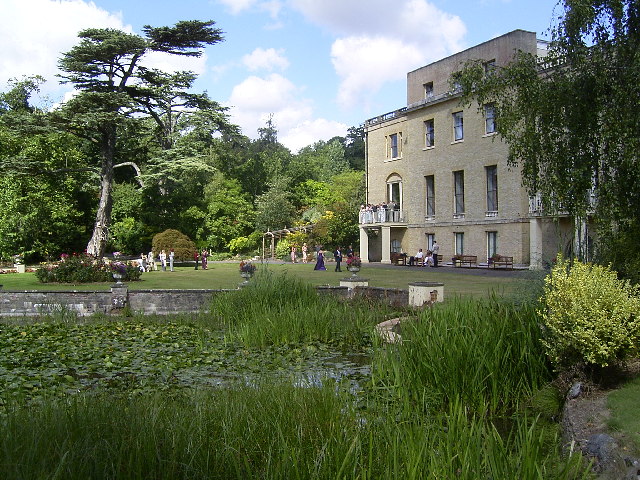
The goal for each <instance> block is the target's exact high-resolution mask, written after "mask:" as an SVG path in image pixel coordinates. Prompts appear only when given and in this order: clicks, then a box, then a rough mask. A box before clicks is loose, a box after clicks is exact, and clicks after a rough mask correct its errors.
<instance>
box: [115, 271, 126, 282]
mask: <svg viewBox="0 0 640 480" xmlns="http://www.w3.org/2000/svg"><path fill="white" fill-rule="evenodd" d="M123 278H124V275H123V274H122V273H118V272H113V279H114V280H115V281H116V285H122V279H123Z"/></svg>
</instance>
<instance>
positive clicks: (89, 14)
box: [0, 0, 207, 97]
mask: <svg viewBox="0 0 640 480" xmlns="http://www.w3.org/2000/svg"><path fill="white" fill-rule="evenodd" d="M86 28H114V29H118V30H122V31H125V32H128V33H133V29H132V28H131V26H129V25H125V24H124V22H123V20H122V15H121V14H120V13H111V12H108V11H106V10H103V9H101V8H99V7H97V6H96V5H95V4H94V3H93V2H91V1H86V0H0V45H2V60H1V61H0V88H4V85H5V84H6V83H7V81H8V80H9V79H11V78H22V77H23V76H29V75H42V76H43V77H44V78H45V79H47V80H48V82H47V83H46V84H45V85H43V87H42V90H43V93H44V94H51V95H55V96H56V97H61V96H62V95H64V91H65V90H69V89H70V86H68V85H67V86H60V85H59V84H58V78H57V77H56V74H58V73H59V70H58V59H59V58H60V57H61V56H62V54H63V53H64V52H67V51H69V50H70V49H71V48H72V47H73V46H74V45H76V44H77V43H78V42H79V39H78V32H80V31H81V30H84V29H86ZM206 61H207V58H206V55H202V56H201V57H199V58H196V57H182V56H176V55H168V54H162V53H153V54H151V55H149V56H148V57H146V58H145V64H146V65H147V66H152V67H155V68H160V69H163V70H165V71H169V72H173V71H177V70H190V71H193V72H195V73H197V74H201V73H203V72H204V71H205V64H206Z"/></svg>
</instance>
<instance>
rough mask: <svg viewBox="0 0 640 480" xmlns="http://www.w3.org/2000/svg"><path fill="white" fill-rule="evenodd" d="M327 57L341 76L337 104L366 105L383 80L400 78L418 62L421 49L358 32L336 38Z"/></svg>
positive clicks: (420, 57) (421, 54) (398, 41)
mask: <svg viewBox="0 0 640 480" xmlns="http://www.w3.org/2000/svg"><path fill="white" fill-rule="evenodd" d="M398 52H402V54H401V55H399V54H398ZM331 57H332V61H333V66H334V68H335V70H336V73H337V74H338V76H339V77H340V78H341V79H342V80H341V83H340V87H339V91H338V104H339V105H341V106H343V107H344V108H350V107H353V106H355V105H360V104H364V105H366V104H367V102H368V99H369V98H370V96H371V95H372V94H374V93H376V92H377V91H378V90H380V88H381V87H382V86H383V85H384V84H385V83H387V82H391V81H394V80H398V79H401V78H404V77H405V76H406V72H407V71H409V70H411V69H412V68H413V67H414V65H416V64H419V63H420V61H421V59H422V57H423V53H422V52H421V51H420V50H419V49H418V48H417V47H416V46H414V45H405V44H403V43H402V42H401V41H400V40H392V39H388V38H384V37H378V38H371V37H366V36H361V37H347V38H343V39H339V40H336V41H335V42H334V44H333V46H332V47H331Z"/></svg>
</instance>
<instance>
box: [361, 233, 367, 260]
mask: <svg viewBox="0 0 640 480" xmlns="http://www.w3.org/2000/svg"><path fill="white" fill-rule="evenodd" d="M360 260H361V261H362V262H363V263H369V235H367V231H366V230H365V229H364V228H363V227H360Z"/></svg>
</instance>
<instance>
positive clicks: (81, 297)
mask: <svg viewBox="0 0 640 480" xmlns="http://www.w3.org/2000/svg"><path fill="white" fill-rule="evenodd" d="M316 290H317V292H318V294H319V295H330V296H334V297H338V298H344V299H346V298H353V297H364V298H369V299H372V300H376V301H380V302H386V303H390V304H392V305H407V304H408V302H409V292H408V290H401V289H397V288H381V287H364V286H357V287H355V288H354V289H353V291H354V292H353V294H351V293H350V292H349V288H347V287H345V286H330V285H322V286H318V287H316ZM232 291H234V290H129V289H128V287H127V286H126V285H122V286H117V285H114V286H113V287H112V288H111V290H110V291H108V290H102V291H36V290H31V291H7V290H0V317H23V316H26V317H33V316H39V315H45V314H48V313H54V312H58V311H63V310H66V311H71V312H74V313H76V314H77V315H79V316H89V315H93V314H97V313H102V314H107V315H110V314H117V313H119V312H120V311H121V310H122V308H124V307H126V306H128V307H129V308H130V309H131V310H133V311H134V312H138V313H144V314H171V313H194V312H200V311H203V310H206V309H207V308H208V306H209V303H210V301H211V299H212V298H213V296H214V295H219V294H222V293H227V292H232Z"/></svg>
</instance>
